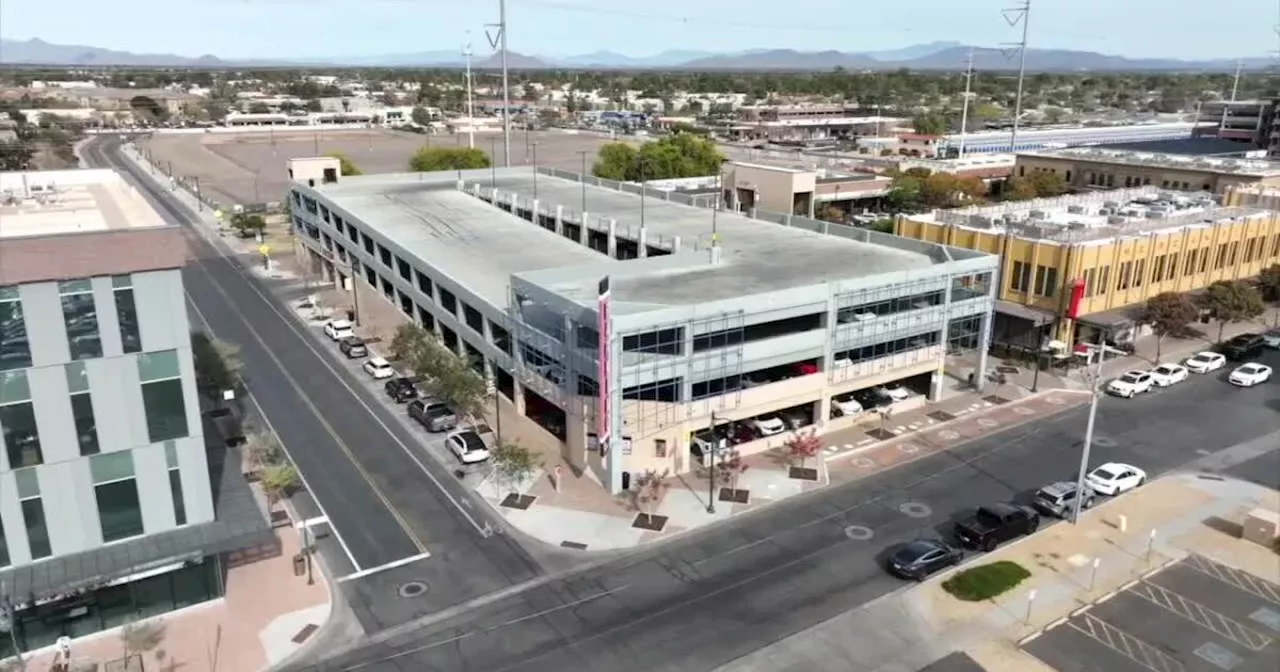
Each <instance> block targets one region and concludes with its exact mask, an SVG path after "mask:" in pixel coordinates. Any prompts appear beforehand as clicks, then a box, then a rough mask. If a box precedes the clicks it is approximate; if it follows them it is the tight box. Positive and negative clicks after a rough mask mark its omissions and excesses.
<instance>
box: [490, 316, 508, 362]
mask: <svg viewBox="0 0 1280 672" xmlns="http://www.w3.org/2000/svg"><path fill="white" fill-rule="evenodd" d="M489 338H491V339H492V340H493V344H494V345H496V346H498V349H499V350H501V351H503V352H505V353H507V354H508V355H510V354H511V334H510V333H508V332H507V330H506V329H504V328H502V327H500V326H498V324H497V323H496V322H494V321H493V320H489Z"/></svg>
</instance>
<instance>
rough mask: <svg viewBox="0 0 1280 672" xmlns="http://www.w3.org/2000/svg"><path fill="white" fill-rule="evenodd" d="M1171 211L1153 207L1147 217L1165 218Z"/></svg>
mask: <svg viewBox="0 0 1280 672" xmlns="http://www.w3.org/2000/svg"><path fill="white" fill-rule="evenodd" d="M1168 216H1169V213H1168V212H1167V211H1165V210H1163V209H1161V208H1152V209H1150V210H1148V211H1147V219H1164V218H1165V217H1168Z"/></svg>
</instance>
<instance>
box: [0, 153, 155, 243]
mask: <svg viewBox="0 0 1280 672" xmlns="http://www.w3.org/2000/svg"><path fill="white" fill-rule="evenodd" d="M153 226H165V221H164V220H163V219H161V218H160V215H159V214H158V213H157V212H156V211H155V209H154V208H152V207H151V204H150V203H149V202H148V201H147V200H146V198H144V197H143V196H142V194H141V193H139V192H138V190H137V189H135V188H134V187H133V185H131V184H129V183H128V182H126V181H125V180H124V178H123V177H121V176H120V175H119V174H118V173H116V172H115V171H112V170H105V169H103V170H41V171H26V172H11V173H0V238H7V237H18V236H43V235H54V234H62V233H77V232H85V231H106V230H110V229H130V228H146V227H153Z"/></svg>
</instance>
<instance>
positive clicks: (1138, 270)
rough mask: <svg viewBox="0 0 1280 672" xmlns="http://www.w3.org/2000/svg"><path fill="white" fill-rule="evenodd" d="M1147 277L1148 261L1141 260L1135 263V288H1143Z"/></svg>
mask: <svg viewBox="0 0 1280 672" xmlns="http://www.w3.org/2000/svg"><path fill="white" fill-rule="evenodd" d="M1146 277H1147V260H1146V259H1139V260H1137V261H1135V262H1134V263H1133V286H1134V287H1141V286H1142V281H1143V280H1144V279H1146Z"/></svg>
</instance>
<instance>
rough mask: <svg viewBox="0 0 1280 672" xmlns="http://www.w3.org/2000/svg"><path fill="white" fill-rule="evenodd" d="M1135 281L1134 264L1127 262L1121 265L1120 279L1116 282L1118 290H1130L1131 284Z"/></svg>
mask: <svg viewBox="0 0 1280 672" xmlns="http://www.w3.org/2000/svg"><path fill="white" fill-rule="evenodd" d="M1132 280H1133V262H1132V261H1126V262H1124V263H1122V264H1120V277H1119V279H1118V280H1117V282H1116V289H1117V290H1121V289H1129V283H1130V282H1132Z"/></svg>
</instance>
